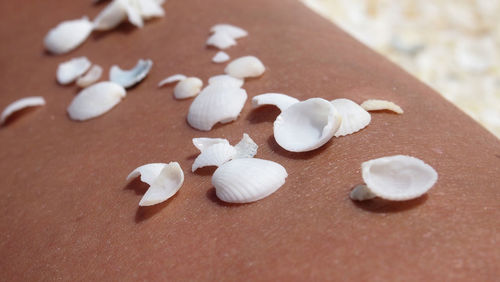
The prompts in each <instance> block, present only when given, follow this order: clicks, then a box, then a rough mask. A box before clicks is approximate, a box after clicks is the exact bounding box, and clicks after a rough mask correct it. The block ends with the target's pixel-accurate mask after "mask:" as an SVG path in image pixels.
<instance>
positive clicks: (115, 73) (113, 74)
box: [109, 59, 153, 88]
mask: <svg viewBox="0 0 500 282" xmlns="http://www.w3.org/2000/svg"><path fill="white" fill-rule="evenodd" d="M152 66H153V61H151V60H142V59H140V60H139V61H138V62H137V64H136V65H135V67H134V68H132V69H130V70H122V69H121V68H120V67H118V66H117V65H114V66H112V67H111V69H110V71H109V78H110V80H111V81H113V82H115V83H118V84H120V85H121V86H123V87H125V88H129V87H132V86H134V85H135V84H137V83H139V82H140V81H142V80H143V79H144V78H145V77H146V75H148V73H149V71H150V70H151V67H152Z"/></svg>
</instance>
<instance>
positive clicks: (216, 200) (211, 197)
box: [206, 187, 247, 207]
mask: <svg viewBox="0 0 500 282" xmlns="http://www.w3.org/2000/svg"><path fill="white" fill-rule="evenodd" d="M206 196H207V199H209V200H210V201H212V202H214V203H216V204H217V205H219V206H222V207H239V206H244V205H247V204H233V203H226V202H224V201H221V200H220V199H219V198H217V194H216V193H215V188H214V187H212V188H210V189H208V191H207V193H206Z"/></svg>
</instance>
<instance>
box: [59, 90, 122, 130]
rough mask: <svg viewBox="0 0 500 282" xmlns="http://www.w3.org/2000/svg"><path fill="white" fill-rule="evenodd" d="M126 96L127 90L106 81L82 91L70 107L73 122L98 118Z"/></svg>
mask: <svg viewBox="0 0 500 282" xmlns="http://www.w3.org/2000/svg"><path fill="white" fill-rule="evenodd" d="M125 95H126V91H125V89H124V88H123V87H122V86H121V85H119V84H116V83H114V82H110V81H104V82H99V83H97V84H94V85H92V86H90V87H87V88H85V89H83V90H82V91H80V93H78V95H76V97H75V98H74V99H73V101H72V102H71V104H70V105H69V107H68V114H69V117H70V118H71V119H72V120H80V121H83V120H88V119H91V118H95V117H98V116H100V115H102V114H104V113H106V112H107V111H109V110H111V109H112V108H113V107H114V106H116V105H117V104H118V103H119V102H120V101H121V99H123V98H124V97H125Z"/></svg>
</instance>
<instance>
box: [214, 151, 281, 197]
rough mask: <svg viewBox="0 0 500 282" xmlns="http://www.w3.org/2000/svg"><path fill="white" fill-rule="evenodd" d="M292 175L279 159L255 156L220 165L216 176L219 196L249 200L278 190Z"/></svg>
mask: <svg viewBox="0 0 500 282" xmlns="http://www.w3.org/2000/svg"><path fill="white" fill-rule="evenodd" d="M287 176H288V174H287V172H286V170H285V168H284V167H283V166H281V165H280V164H278V163H275V162H272V161H267V160H262V159H254V158H245V159H235V160H232V161H229V162H227V163H225V164H223V165H222V166H220V167H219V168H218V169H217V170H216V171H215V173H214V175H213V176H212V185H214V187H215V192H216V194H217V197H218V198H219V199H221V200H222V201H224V202H228V203H249V202H254V201H258V200H260V199H263V198H265V197H267V196H269V195H271V194H272V193H274V192H276V190H278V189H279V188H280V187H281V186H282V185H283V184H284V183H285V179H286V177H287Z"/></svg>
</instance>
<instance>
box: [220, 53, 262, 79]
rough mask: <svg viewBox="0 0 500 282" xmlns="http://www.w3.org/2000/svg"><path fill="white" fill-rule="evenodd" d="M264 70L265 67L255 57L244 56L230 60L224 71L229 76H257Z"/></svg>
mask: <svg viewBox="0 0 500 282" xmlns="http://www.w3.org/2000/svg"><path fill="white" fill-rule="evenodd" d="M265 70H266V67H264V64H262V62H261V61H260V60H259V59H258V58H257V57H254V56H244V57H240V58H238V59H235V60H233V61H232V62H230V63H229V64H228V65H227V66H226V68H225V70H224V71H225V73H227V74H229V75H230V76H234V77H238V78H246V77H259V76H261V75H262V74H263V73H264V71H265Z"/></svg>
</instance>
